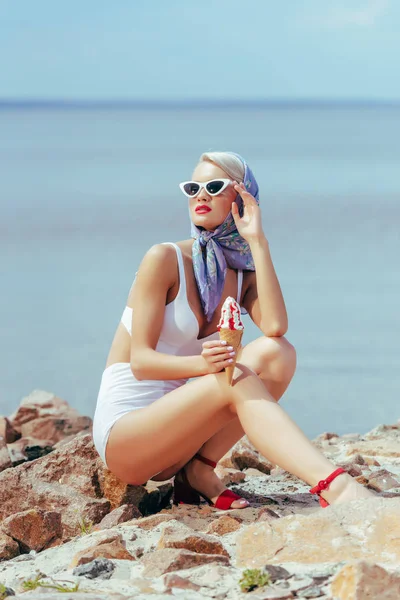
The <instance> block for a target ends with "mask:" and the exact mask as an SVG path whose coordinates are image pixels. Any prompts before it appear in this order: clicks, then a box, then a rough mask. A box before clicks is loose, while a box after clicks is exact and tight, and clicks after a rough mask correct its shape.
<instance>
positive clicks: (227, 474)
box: [215, 464, 246, 486]
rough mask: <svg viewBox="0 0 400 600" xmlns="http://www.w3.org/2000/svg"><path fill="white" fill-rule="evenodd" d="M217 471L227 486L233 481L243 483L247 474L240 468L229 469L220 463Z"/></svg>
mask: <svg viewBox="0 0 400 600" xmlns="http://www.w3.org/2000/svg"><path fill="white" fill-rule="evenodd" d="M215 473H216V474H217V475H218V477H219V478H220V480H221V481H222V483H223V484H224V485H226V486H228V485H231V484H233V483H236V484H237V483H243V481H244V480H245V479H246V475H245V474H244V473H242V471H238V469H228V468H226V467H222V466H221V465H219V464H218V465H217V467H216V469H215Z"/></svg>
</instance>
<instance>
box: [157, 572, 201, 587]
mask: <svg viewBox="0 0 400 600" xmlns="http://www.w3.org/2000/svg"><path fill="white" fill-rule="evenodd" d="M164 584H165V587H166V588H167V590H171V589H172V588H180V589H182V590H195V591H198V590H201V587H200V586H199V585H197V584H196V583H192V582H191V581H190V579H188V578H186V577H181V576H180V575H178V574H177V573H167V574H166V575H165V577H164Z"/></svg>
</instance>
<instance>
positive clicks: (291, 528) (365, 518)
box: [237, 498, 400, 567]
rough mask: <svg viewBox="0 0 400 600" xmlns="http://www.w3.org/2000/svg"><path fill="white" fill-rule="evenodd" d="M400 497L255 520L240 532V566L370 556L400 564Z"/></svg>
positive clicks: (328, 561) (329, 561)
mask: <svg viewBox="0 0 400 600" xmlns="http://www.w3.org/2000/svg"><path fill="white" fill-rule="evenodd" d="M399 515H400V498H390V499H389V498H371V499H368V500H364V499H363V500H354V501H352V502H349V503H346V504H338V505H333V506H330V507H329V508H327V509H325V510H322V509H321V510H318V511H317V512H315V513H313V514H311V515H307V516H305V515H290V516H287V517H284V518H281V519H274V520H270V521H266V522H261V523H255V524H253V525H250V526H249V527H247V528H246V529H245V530H244V531H243V532H240V533H239V534H238V536H237V561H238V566H246V567H262V566H263V565H265V564H267V563H271V564H278V563H286V562H299V563H319V562H321V561H322V560H323V562H327V563H331V562H340V561H343V560H345V561H348V560H352V559H361V558H363V559H366V560H373V561H379V562H382V563H392V564H396V563H399V562H400V518H399Z"/></svg>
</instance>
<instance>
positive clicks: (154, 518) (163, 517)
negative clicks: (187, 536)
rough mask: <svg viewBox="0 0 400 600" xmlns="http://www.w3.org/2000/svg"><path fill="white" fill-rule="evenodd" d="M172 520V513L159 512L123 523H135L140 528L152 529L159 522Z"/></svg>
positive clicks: (173, 518)
mask: <svg viewBox="0 0 400 600" xmlns="http://www.w3.org/2000/svg"><path fill="white" fill-rule="evenodd" d="M174 520H175V517H174V516H173V515H167V514H165V513H161V514H158V515H151V516H150V517H145V518H144V519H138V520H137V521H134V522H133V523H125V525H135V526H136V527H140V529H144V530H146V531H148V530H149V529H154V528H155V527H158V525H160V523H165V522H166V521H174Z"/></svg>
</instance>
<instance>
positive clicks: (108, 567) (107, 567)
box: [72, 558, 115, 579]
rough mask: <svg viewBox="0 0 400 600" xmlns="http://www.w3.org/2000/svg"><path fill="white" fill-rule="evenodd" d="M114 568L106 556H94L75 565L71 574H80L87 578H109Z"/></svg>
mask: <svg viewBox="0 0 400 600" xmlns="http://www.w3.org/2000/svg"><path fill="white" fill-rule="evenodd" d="M114 570H115V565H114V563H113V562H112V561H111V560H109V559H108V558H95V559H94V560H92V561H91V562H89V563H86V564H84V565H81V566H80V567H75V569H74V570H73V571H72V575H82V576H83V577H87V578H88V579H96V578H99V579H110V577H111V576H112V574H113V572H114Z"/></svg>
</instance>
